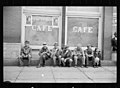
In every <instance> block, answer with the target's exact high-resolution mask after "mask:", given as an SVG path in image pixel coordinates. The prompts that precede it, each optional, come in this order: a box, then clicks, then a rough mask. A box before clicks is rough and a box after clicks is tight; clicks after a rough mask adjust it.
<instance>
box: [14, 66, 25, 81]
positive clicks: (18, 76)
mask: <svg viewBox="0 0 120 88" xmlns="http://www.w3.org/2000/svg"><path fill="white" fill-rule="evenodd" d="M23 69H24V67H23V68H22V69H21V70H20V72H19V74H18V76H17V77H16V79H15V82H16V80H17V79H18V77H19V75H20V74H21V72H22V70H23Z"/></svg>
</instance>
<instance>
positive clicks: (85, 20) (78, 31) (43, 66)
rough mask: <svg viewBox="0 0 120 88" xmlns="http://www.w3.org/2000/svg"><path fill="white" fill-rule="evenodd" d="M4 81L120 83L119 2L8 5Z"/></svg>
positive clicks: (5, 21) (4, 28) (4, 19)
mask: <svg viewBox="0 0 120 88" xmlns="http://www.w3.org/2000/svg"><path fill="white" fill-rule="evenodd" d="M28 14H29V15H28ZM3 82H7V83H79V84H81V83H90V84H92V83H117V6H3ZM31 88H32V87H31ZM34 88H35V87H34ZM73 88H74V87H73ZM79 88H82V87H79ZM94 88H95V87H94ZM106 88H107V87H106Z"/></svg>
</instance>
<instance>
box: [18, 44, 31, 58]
mask: <svg viewBox="0 0 120 88" xmlns="http://www.w3.org/2000/svg"><path fill="white" fill-rule="evenodd" d="M20 55H31V56H32V49H31V48H30V47H26V46H24V47H22V48H21V52H20Z"/></svg>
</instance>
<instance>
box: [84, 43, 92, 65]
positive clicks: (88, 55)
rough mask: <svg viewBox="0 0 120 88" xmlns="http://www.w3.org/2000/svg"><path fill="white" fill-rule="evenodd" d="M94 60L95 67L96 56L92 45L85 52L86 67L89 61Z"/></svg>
mask: <svg viewBox="0 0 120 88" xmlns="http://www.w3.org/2000/svg"><path fill="white" fill-rule="evenodd" d="M90 59H91V60H92V65H93V67H94V55H93V50H92V48H91V45H90V44H88V45H87V49H86V50H85V67H87V66H88V61H89V60H90Z"/></svg>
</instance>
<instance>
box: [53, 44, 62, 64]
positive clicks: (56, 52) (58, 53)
mask: <svg viewBox="0 0 120 88" xmlns="http://www.w3.org/2000/svg"><path fill="white" fill-rule="evenodd" d="M61 54H62V52H61V50H60V49H59V48H58V43H57V42H56V43H54V48H53V49H52V55H51V57H52V58H53V62H54V66H56V60H57V59H58V62H59V66H61Z"/></svg>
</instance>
